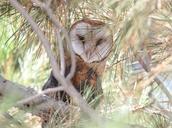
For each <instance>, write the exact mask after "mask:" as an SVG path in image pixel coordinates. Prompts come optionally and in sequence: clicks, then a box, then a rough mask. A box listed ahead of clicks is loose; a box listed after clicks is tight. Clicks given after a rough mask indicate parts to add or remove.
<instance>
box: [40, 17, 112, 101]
mask: <svg viewBox="0 0 172 128" xmlns="http://www.w3.org/2000/svg"><path fill="white" fill-rule="evenodd" d="M69 37H70V40H71V44H72V48H73V51H74V52H75V54H76V71H75V74H74V76H73V78H72V79H71V82H72V84H73V85H74V87H75V88H76V89H77V91H78V92H80V93H81V94H82V95H83V93H84V91H86V89H87V87H91V90H92V94H91V95H92V96H91V97H92V99H94V98H95V97H96V96H98V95H101V94H102V88H101V76H102V72H103V70H104V68H105V62H106V57H107V56H108V54H109V52H110V50H111V48H112V36H111V33H110V31H109V29H107V27H106V25H105V24H104V23H103V22H101V21H97V20H88V19H85V20H80V21H77V22H76V23H74V24H73V25H72V27H71V29H70V31H69ZM66 62H67V64H66V71H65V76H67V75H68V74H69V72H70V68H71V63H70V62H69V61H68V60H66ZM57 86H60V84H59V83H58V81H57V80H56V79H55V78H54V76H53V74H52V73H51V75H50V77H49V79H48V81H47V82H46V83H45V85H44V86H43V90H44V89H47V88H53V87H57ZM53 96H55V98H56V99H58V100H63V101H65V102H66V101H69V100H68V99H69V96H68V95H67V94H66V93H65V92H57V93H56V94H55V95H53Z"/></svg>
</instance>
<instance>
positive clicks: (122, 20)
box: [0, 0, 172, 128]
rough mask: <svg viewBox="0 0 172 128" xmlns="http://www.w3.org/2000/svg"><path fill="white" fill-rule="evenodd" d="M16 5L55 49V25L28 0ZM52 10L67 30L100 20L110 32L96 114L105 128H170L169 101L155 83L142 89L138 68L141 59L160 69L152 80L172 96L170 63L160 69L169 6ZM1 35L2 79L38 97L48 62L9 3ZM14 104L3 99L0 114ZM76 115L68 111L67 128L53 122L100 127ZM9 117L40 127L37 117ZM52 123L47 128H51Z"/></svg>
mask: <svg viewBox="0 0 172 128" xmlns="http://www.w3.org/2000/svg"><path fill="white" fill-rule="evenodd" d="M20 3H21V4H22V5H23V6H25V8H26V9H27V10H28V12H29V14H30V15H31V16H32V17H33V19H34V20H35V21H36V23H37V24H38V25H39V27H40V28H41V29H42V31H43V32H44V33H45V35H46V36H47V37H48V39H49V40H50V42H51V43H52V46H53V47H54V48H55V47H56V42H55V40H54V39H55V37H54V34H53V25H52V23H51V22H50V21H49V19H48V17H47V16H46V14H45V13H44V12H43V11H42V10H41V9H40V8H38V7H35V6H33V5H32V4H31V1H30V0H20ZM51 8H52V10H53V12H54V14H55V15H56V18H57V19H58V20H59V21H60V22H61V24H62V25H63V26H64V27H65V28H66V29H67V30H68V29H69V28H70V26H71V24H73V23H74V22H75V21H77V20H79V19H82V18H91V19H98V20H101V21H103V22H105V23H107V24H108V25H109V28H111V30H112V33H113V36H114V39H113V40H114V47H113V50H112V52H111V55H110V56H109V60H108V62H107V68H106V71H105V73H104V77H103V89H104V99H103V101H102V103H101V104H100V105H99V107H98V108H97V109H96V111H98V112H100V113H101V115H103V116H104V117H106V118H107V119H110V121H109V123H108V126H107V127H108V128H110V127H113V128H114V127H117V128H120V127H126V125H128V127H129V124H130V126H131V127H137V128H142V127H144V128H167V127H168V128H170V127H172V126H171V120H172V117H171V116H170V115H169V113H171V104H170V102H169V99H168V98H167V97H166V94H165V93H164V92H163V90H162V89H161V88H159V85H158V83H156V82H149V83H148V84H146V85H145V84H144V82H145V81H149V77H150V74H149V73H148V72H145V70H144V69H143V68H142V66H141V64H140V63H139V62H138V56H139V57H140V58H142V59H143V60H144V61H145V63H146V64H148V65H149V66H150V67H151V68H155V67H156V66H159V68H158V69H157V70H156V71H155V72H153V74H156V73H157V72H159V73H158V74H157V75H156V76H158V77H159V79H160V80H161V81H162V82H163V86H165V87H166V88H168V90H169V91H171V89H172V87H171V79H172V77H171V63H169V64H165V66H163V68H161V67H162V66H161V65H162V63H163V62H164V61H166V60H168V59H169V57H170V54H171V47H172V45H171V43H172V36H171V35H172V17H171V15H172V1H171V0H83V1H82V0H71V1H66V2H65V1H63V0H53V1H52V5H51ZM0 31H1V33H0V62H1V63H0V73H1V74H2V75H3V76H5V78H7V79H9V80H12V81H14V82H17V83H20V84H22V85H26V86H29V87H33V88H35V89H37V90H38V91H40V89H41V87H42V85H43V84H44V83H45V81H46V79H47V77H48V75H49V73H50V64H49V60H48V58H47V55H46V53H45V51H44V49H43V47H42V46H41V44H40V42H39V40H38V38H37V36H36V34H35V33H34V32H33V31H32V29H31V27H30V26H29V24H28V23H27V22H26V21H25V19H24V18H23V17H22V16H21V15H20V14H19V13H18V12H17V11H16V10H15V9H14V8H13V7H12V6H11V5H10V3H9V1H8V0H1V1H0ZM57 56H58V54H57ZM12 102H14V101H13V99H12V98H11V97H10V96H9V97H7V98H6V99H5V100H4V101H2V103H3V104H2V103H1V104H0V107H1V108H6V109H1V110H0V111H1V112H4V111H7V110H8V109H9V108H11V103H12ZM13 109H14V108H13ZM13 109H12V110H13ZM78 109H79V108H77V107H76V106H73V105H71V118H70V119H69V120H68V121H67V123H66V122H65V121H64V119H56V118H52V120H55V121H54V122H56V123H58V126H56V127H59V128H61V127H64V128H71V127H76V128H82V127H84V128H85V127H88V124H89V127H92V128H94V127H95V128H96V127H98V126H96V124H95V123H94V122H92V123H90V122H91V121H90V120H89V119H88V117H85V116H84V115H83V114H82V113H80V112H79V110H78ZM12 115H13V116H14V117H15V118H16V119H17V120H20V121H21V122H23V121H22V120H25V121H24V123H23V125H24V126H25V127H29V126H32V127H34V126H35V127H40V124H39V122H40V121H39V119H38V118H36V117H33V116H30V115H29V116H28V115H27V114H26V113H24V112H22V111H18V110H16V109H14V112H13V114H12ZM18 117H20V118H18ZM22 117H25V118H22ZM0 118H1V119H3V120H2V121H1V122H0V124H2V126H4V127H11V124H13V125H14V126H16V127H19V126H18V125H16V124H15V123H14V122H10V123H9V120H7V119H4V117H3V115H2V117H0ZM28 119H30V120H29V121H28V122H29V123H28V122H27V121H26V120H28ZM35 120H36V121H35ZM52 122H53V121H52ZM54 122H53V123H50V124H49V125H50V127H55V125H56V124H55V123H54ZM37 123H38V124H39V125H37ZM35 124H36V125H35Z"/></svg>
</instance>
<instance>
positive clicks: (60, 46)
mask: <svg viewBox="0 0 172 128" xmlns="http://www.w3.org/2000/svg"><path fill="white" fill-rule="evenodd" d="M55 34H56V37H57V39H56V40H57V42H58V45H59V54H60V67H61V68H60V71H61V75H63V76H64V75H65V67H66V64H65V56H64V48H63V43H62V38H61V36H60V32H59V31H58V30H57V29H55Z"/></svg>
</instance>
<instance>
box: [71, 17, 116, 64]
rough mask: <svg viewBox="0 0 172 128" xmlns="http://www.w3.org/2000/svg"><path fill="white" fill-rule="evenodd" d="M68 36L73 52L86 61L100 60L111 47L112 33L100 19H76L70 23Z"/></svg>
mask: <svg viewBox="0 0 172 128" xmlns="http://www.w3.org/2000/svg"><path fill="white" fill-rule="evenodd" d="M69 36H70V39H71V44H72V47H73V50H74V52H75V53H76V54H77V55H79V56H80V57H81V58H82V59H83V60H84V61H85V62H86V63H92V62H99V61H102V60H103V59H104V58H106V57H107V55H108V54H109V52H110V51H111V49H112V43H113V39H112V34H111V32H110V30H109V28H108V27H107V26H106V25H105V24H104V23H103V22H101V21H97V20H88V19H85V20H80V21H77V22H75V23H74V24H73V25H72V27H71V29H70V32H69Z"/></svg>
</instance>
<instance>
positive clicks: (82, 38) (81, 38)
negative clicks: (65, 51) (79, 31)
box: [78, 35, 85, 44]
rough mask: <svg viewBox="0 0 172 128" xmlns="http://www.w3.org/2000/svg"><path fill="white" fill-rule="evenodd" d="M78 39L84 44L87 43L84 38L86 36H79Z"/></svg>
mask: <svg viewBox="0 0 172 128" xmlns="http://www.w3.org/2000/svg"><path fill="white" fill-rule="evenodd" d="M78 38H79V40H80V41H82V43H83V44H84V43H85V38H84V36H81V35H78Z"/></svg>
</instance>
